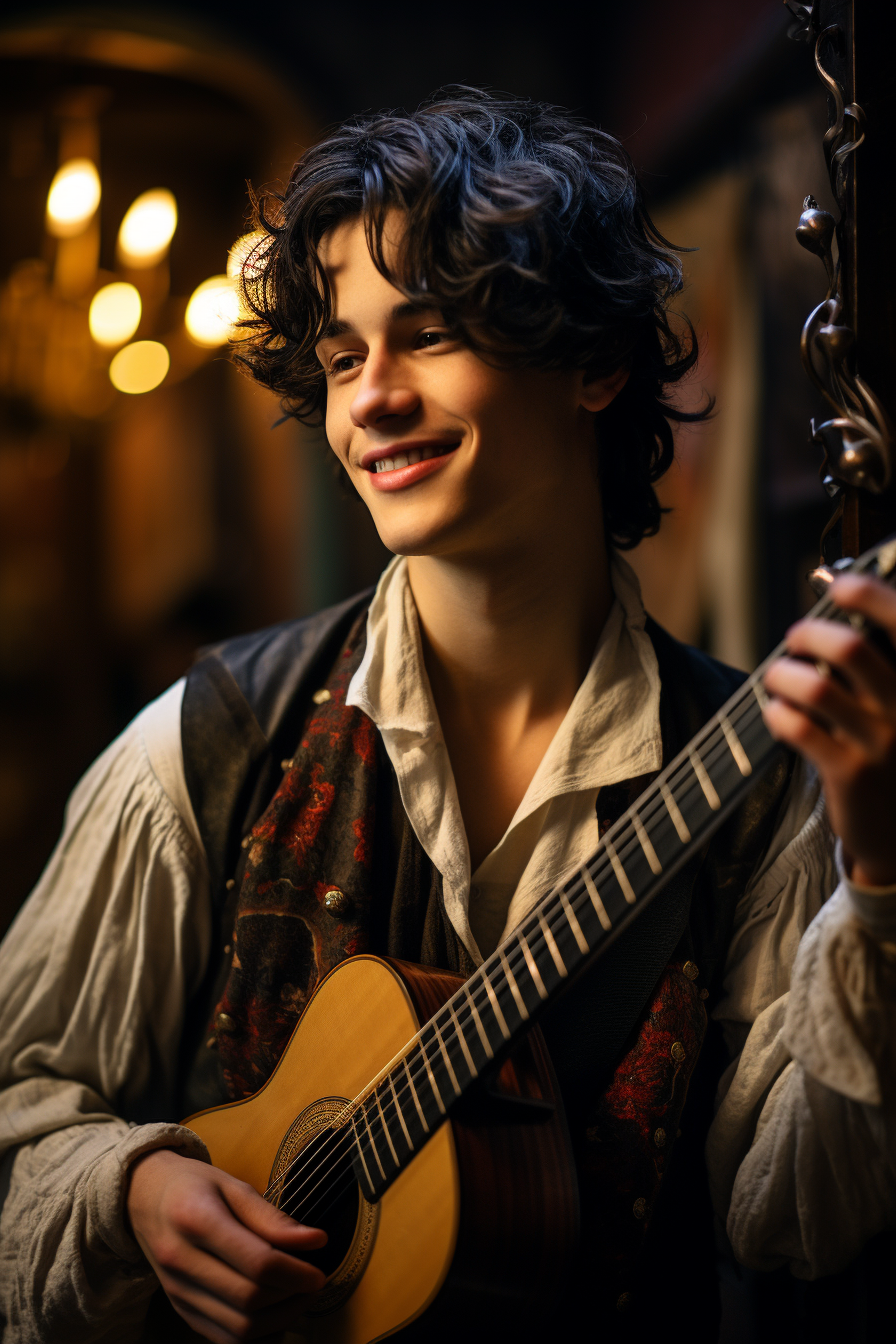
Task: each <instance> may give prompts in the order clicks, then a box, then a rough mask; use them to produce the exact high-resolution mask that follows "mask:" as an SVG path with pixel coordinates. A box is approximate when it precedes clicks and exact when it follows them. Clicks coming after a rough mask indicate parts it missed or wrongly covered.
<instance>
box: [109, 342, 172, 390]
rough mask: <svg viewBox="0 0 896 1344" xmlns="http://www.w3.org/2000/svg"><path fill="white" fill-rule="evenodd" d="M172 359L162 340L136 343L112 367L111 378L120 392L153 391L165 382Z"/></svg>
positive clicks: (113, 361)
mask: <svg viewBox="0 0 896 1344" xmlns="http://www.w3.org/2000/svg"><path fill="white" fill-rule="evenodd" d="M170 366H171V358H170V356H169V354H168V351H167V350H166V349H165V347H164V345H162V343H161V341H134V343H133V344H132V345H126V346H125V347H124V349H123V350H119V352H118V354H117V355H116V356H115V358H114V359H113V360H112V363H111V364H110V365H109V378H110V380H111V382H112V386H113V387H117V388H118V390H119V392H130V393H132V394H136V393H138V392H151V391H152V390H153V388H154V387H158V385H159V383H161V382H162V380H163V379H164V377H165V375H166V373H167V372H168V369H169V368H170Z"/></svg>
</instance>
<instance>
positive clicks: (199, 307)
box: [184, 275, 240, 346]
mask: <svg viewBox="0 0 896 1344" xmlns="http://www.w3.org/2000/svg"><path fill="white" fill-rule="evenodd" d="M239 316H240V300H239V295H238V294H237V292H236V284H235V282H234V281H233V280H231V279H229V278H228V276H226V275H213V276H211V277H210V278H209V279H208V280H203V282H202V284H201V285H197V287H196V289H194V290H193V293H192V295H191V297H190V302H189V303H188V304H187V311H186V315H185V318H184V321H185V322H186V324H187V334H188V336H189V337H190V340H191V341H193V342H195V344H196V345H205V346H213V345H224V343H225V342H226V341H228V340H229V339H230V337H231V336H232V334H233V328H234V324H235V323H236V322H237V321H238V320H239Z"/></svg>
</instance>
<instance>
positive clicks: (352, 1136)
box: [272, 715, 755, 1222]
mask: <svg viewBox="0 0 896 1344" xmlns="http://www.w3.org/2000/svg"><path fill="white" fill-rule="evenodd" d="M754 717H755V715H754ZM739 722H740V720H739ZM690 792H691V793H694V792H697V790H696V789H691V790H690ZM682 801H684V795H682ZM570 899H571V903H573V902H576V903H578V904H579V908H580V909H584V908H586V907H587V905H588V904H589V899H588V897H587V892H584V891H583V892H580V893H579V894H578V895H577V896H573V897H571V898H570ZM573 908H575V905H573ZM552 913H553V914H555V915H557V914H559V915H562V914H563V913H564V912H563V910H562V907H560V908H559V910H555V911H553V912H552ZM548 927H551V924H550V923H549V924H548ZM560 927H561V926H560V923H559V921H556V922H554V924H553V929H559V928H560ZM515 932H517V931H515ZM534 939H535V930H533V940H532V942H531V943H530V946H531V947H532V949H533V950H537V951H539V952H541V951H542V950H543V949H544V947H546V945H547V940H546V938H545V936H544V935H543V934H541V935H540V944H541V946H540V947H539V946H538V945H537V944H536V942H535V941H534ZM516 960H517V965H519V964H520V962H519V958H517V959H516ZM479 988H480V989H481V987H479ZM494 988H495V990H496V992H497V993H499V994H500V993H501V988H499V987H498V986H494ZM503 988H504V990H505V991H506V985H505V986H504V987H503ZM504 997H505V1005H506V1006H509V1005H507V998H506V992H505V995H504ZM487 1002H488V998H487V995H486V996H485V997H480V999H479V1004H480V1005H481V1006H483V1007H485V1006H486V1004H487ZM446 1006H447V1005H446ZM441 1011H444V1009H443V1010H441ZM437 1017H438V1015H436V1017H434V1018H432V1019H430V1022H429V1023H427V1024H426V1026H429V1025H432V1023H433V1022H435V1021H436V1018H437ZM471 1019H472V1011H471V1012H470V1014H469V1015H468V1017H467V1019H466V1021H467V1023H469V1021H470V1020H471ZM422 1030H425V1027H424V1028H423V1029H422ZM449 1030H450V1031H451V1035H449V1034H448V1032H449ZM458 1034H459V1033H458V1030H457V1028H455V1027H453V1024H452V1026H451V1028H449V1026H448V1024H447V1023H446V1024H445V1036H444V1038H443V1039H444V1043H445V1046H446V1049H447V1048H449V1047H450V1046H451V1045H452V1044H453V1043H454V1040H455V1039H456V1038H457V1036H458ZM419 1036H420V1033H418V1035H417V1037H415V1038H414V1039H413V1040H412V1041H411V1042H409V1043H408V1046H407V1047H405V1052H404V1053H403V1054H402V1055H401V1056H399V1057H398V1058H399V1060H400V1061H402V1062H405V1065H406V1068H407V1061H406V1056H407V1053H408V1052H409V1050H410V1049H412V1048H413V1046H414V1045H415V1044H417V1043H419V1044H420V1046H421V1050H425V1049H426V1047H425V1046H424V1045H423V1043H422V1042H421V1041H420V1040H419ZM416 1063H417V1067H416V1069H415V1073H414V1075H411V1076H415V1077H416V1080H417V1081H422V1080H423V1076H424V1074H425V1070H426V1065H425V1062H423V1061H422V1060H418V1061H417V1062H416ZM386 1076H388V1074H387V1075H386ZM379 1081H383V1079H380V1080H379ZM378 1085H379V1082H377V1083H375V1084H374V1085H373V1088H371V1086H370V1085H368V1089H367V1090H366V1093H361V1094H359V1097H358V1099H357V1100H356V1103H352V1106H353V1108H355V1111H356V1110H357V1109H360V1111H361V1114H362V1115H363V1116H364V1119H365V1121H366V1123H367V1126H368V1131H369V1134H370V1145H369V1146H370V1147H371V1148H372V1149H374V1151H375V1138H374V1128H373V1127H374V1125H375V1124H376V1121H377V1119H379V1120H380V1124H381V1127H382V1128H384V1129H387V1128H388V1124H387V1122H388V1120H390V1119H392V1118H393V1117H392V1112H393V1111H395V1110H397V1097H396V1098H395V1099H393V1098H392V1097H391V1096H387V1097H386V1099H385V1102H384V1103H383V1102H382V1101H381V1102H380V1110H381V1112H382V1114H381V1115H380V1116H378V1115H377V1114H376V1113H375V1114H374V1115H373V1116H372V1117H371V1116H370V1115H369V1114H368V1112H367V1110H366V1102H367V1101H368V1100H369V1098H370V1095H371V1092H372V1090H373V1089H375V1087H377V1086H378ZM409 1087H410V1084H409V1083H405V1084H403V1085H402V1086H401V1087H399V1088H398V1089H396V1092H397V1093H398V1095H402V1094H405V1093H407V1092H408V1090H409ZM371 1121H372V1123H371ZM440 1126H441V1121H440V1122H439V1125H438V1126H437V1127H440ZM362 1143H363V1138H362V1137H361V1136H360V1135H359V1134H358V1132H357V1130H356V1129H355V1127H354V1123H353V1124H352V1127H351V1129H343V1130H341V1131H337V1132H335V1133H334V1134H333V1135H332V1136H331V1138H330V1139H329V1140H328V1141H327V1145H325V1147H326V1146H330V1147H331V1149H332V1151H330V1152H329V1153H328V1154H327V1155H326V1160H319V1161H318V1162H317V1163H316V1165H315V1166H314V1167H313V1169H312V1170H311V1172H310V1173H309V1174H308V1175H307V1176H306V1178H305V1180H304V1181H303V1182H302V1185H301V1186H299V1188H298V1189H297V1190H295V1191H291V1192H290V1195H289V1198H290V1199H291V1200H293V1199H297V1198H299V1197H301V1198H302V1200H303V1203H304V1204H305V1206H306V1207H304V1208H303V1209H301V1211H300V1212H301V1217H302V1218H303V1219H304V1220H305V1221H306V1222H307V1221H310V1220H311V1219H312V1217H313V1215H315V1213H316V1211H317V1210H319V1212H318V1213H317V1217H318V1218H322V1217H323V1216H324V1214H325V1213H326V1212H327V1210H328V1209H329V1208H331V1207H332V1205H333V1203H334V1202H335V1201H336V1200H338V1199H339V1198H341V1197H342V1196H343V1195H345V1194H347V1193H348V1192H349V1191H350V1190H351V1188H352V1187H353V1186H354V1185H356V1184H357V1176H356V1174H355V1172H354V1169H353V1168H352V1169H350V1170H349V1171H348V1172H343V1173H342V1174H340V1173H339V1172H338V1171H337V1172H335V1173H334V1163H335V1162H336V1161H341V1160H344V1158H345V1157H346V1156H348V1154H349V1152H350V1151H351V1149H352V1146H353V1145H354V1146H355V1147H357V1148H358V1149H361V1147H362ZM334 1144H335V1145H336V1147H335V1148H333V1145H334ZM417 1151H419V1149H418V1150H417ZM413 1155H414V1153H413V1150H411V1151H410V1152H409V1157H410V1156H413ZM315 1156H316V1157H318V1158H319V1159H323V1158H324V1150H321V1152H320V1153H318V1154H316V1155H315ZM291 1165H295V1163H293V1164H291ZM308 1165H309V1163H308V1162H306V1163H305V1165H304V1167H302V1168H300V1170H299V1171H296V1172H295V1173H293V1174H292V1175H291V1176H290V1177H289V1179H288V1180H287V1181H286V1182H285V1184H284V1190H283V1191H282V1192H281V1197H280V1200H279V1201H278V1202H279V1205H280V1207H282V1204H283V1195H284V1194H285V1191H286V1189H288V1187H289V1186H291V1185H293V1184H294V1182H295V1181H296V1180H297V1179H298V1178H299V1177H300V1176H301V1174H302V1172H303V1171H305V1170H306V1169H307V1166H308ZM289 1170H290V1169H289V1168H287V1172H289ZM286 1174H287V1173H286V1172H285V1173H283V1175H286ZM315 1176H317V1177H318V1179H317V1181H316V1182H315V1184H314V1185H312V1186H311V1188H310V1189H308V1188H307V1187H308V1185H309V1183H310V1182H311V1181H312V1180H313V1179H314V1177H315ZM331 1176H332V1177H334V1179H332V1180H329V1181H328V1180H327V1178H328V1177H331ZM282 1180H283V1176H281V1177H278V1179H277V1181H275V1182H274V1184H273V1186H272V1188H276V1186H277V1185H278V1184H280V1182H281V1181H282ZM325 1182H326V1183H325ZM322 1185H323V1187H324V1188H323V1189H322V1190H320V1194H319V1195H318V1197H317V1198H316V1199H315V1200H314V1202H313V1203H311V1204H310V1205H309V1204H308V1200H309V1199H310V1198H311V1196H313V1195H314V1194H315V1192H316V1191H318V1190H319V1189H320V1187H321V1186H322ZM328 1195H329V1196H330V1198H329V1199H327V1196H328ZM323 1200H327V1202H326V1204H324V1205H323V1207H320V1206H321V1203H322V1201H323ZM298 1212H299V1211H297V1213H298Z"/></svg>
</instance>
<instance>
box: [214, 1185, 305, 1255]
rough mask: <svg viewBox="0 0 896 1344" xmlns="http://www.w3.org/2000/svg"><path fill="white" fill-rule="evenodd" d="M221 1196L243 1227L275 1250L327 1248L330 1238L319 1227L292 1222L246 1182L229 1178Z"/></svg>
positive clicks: (222, 1187) (222, 1188) (291, 1219)
mask: <svg viewBox="0 0 896 1344" xmlns="http://www.w3.org/2000/svg"><path fill="white" fill-rule="evenodd" d="M221 1194H222V1196H223V1198H224V1200H225V1202H226V1204H227V1205H228V1206H229V1208H230V1211H231V1213H233V1215H234V1216H235V1217H236V1218H238V1219H239V1221H240V1222H241V1223H242V1224H243V1226H244V1227H248V1228H249V1229H250V1231H252V1232H255V1233H256V1234H257V1235H258V1236H259V1237H264V1239H265V1241H268V1242H270V1244H271V1245H272V1246H282V1247H283V1248H284V1249H286V1248H288V1249H289V1250H309V1251H311V1250H316V1249H317V1248H318V1247H320V1246H323V1245H325V1244H326V1240H327V1234H326V1232H324V1231H322V1230H321V1229H320V1228H317V1227H306V1226H305V1225H304V1224H303V1223H297V1222H296V1220H295V1219H294V1218H290V1216H289V1214H288V1213H284V1212H283V1210H282V1209H278V1208H277V1207H276V1205H274V1204H270V1203H269V1202H268V1201H267V1200H266V1199H263V1198H262V1196H261V1195H260V1194H259V1193H258V1191H257V1190H253V1188H252V1186H251V1185H247V1184H246V1183H245V1182H244V1181H238V1180H235V1179H234V1178H232V1177H231V1178H230V1179H229V1180H228V1181H227V1182H226V1184H225V1183H223V1182H222V1185H221Z"/></svg>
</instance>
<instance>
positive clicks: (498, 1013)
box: [482, 972, 510, 1041]
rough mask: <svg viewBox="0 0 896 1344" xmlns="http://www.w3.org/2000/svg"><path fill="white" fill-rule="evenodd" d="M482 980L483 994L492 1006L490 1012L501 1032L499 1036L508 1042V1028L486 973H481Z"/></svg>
mask: <svg viewBox="0 0 896 1344" xmlns="http://www.w3.org/2000/svg"><path fill="white" fill-rule="evenodd" d="M482 979H483V982H484V984H485V992H486V994H487V995H488V997H489V1002H490V1003H491V1005H492V1012H493V1013H494V1015H495V1019H496V1021H497V1023H498V1026H499V1028H500V1030H501V1035H502V1036H503V1037H504V1039H505V1041H509V1040H510V1028H509V1027H508V1025H507V1022H506V1021H505V1018H504V1014H503V1013H502V1012H501V1005H500V1003H499V1002H498V996H497V994H496V993H495V991H494V989H493V988H492V982H491V980H490V979H489V978H488V974H487V972H483V974H482Z"/></svg>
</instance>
